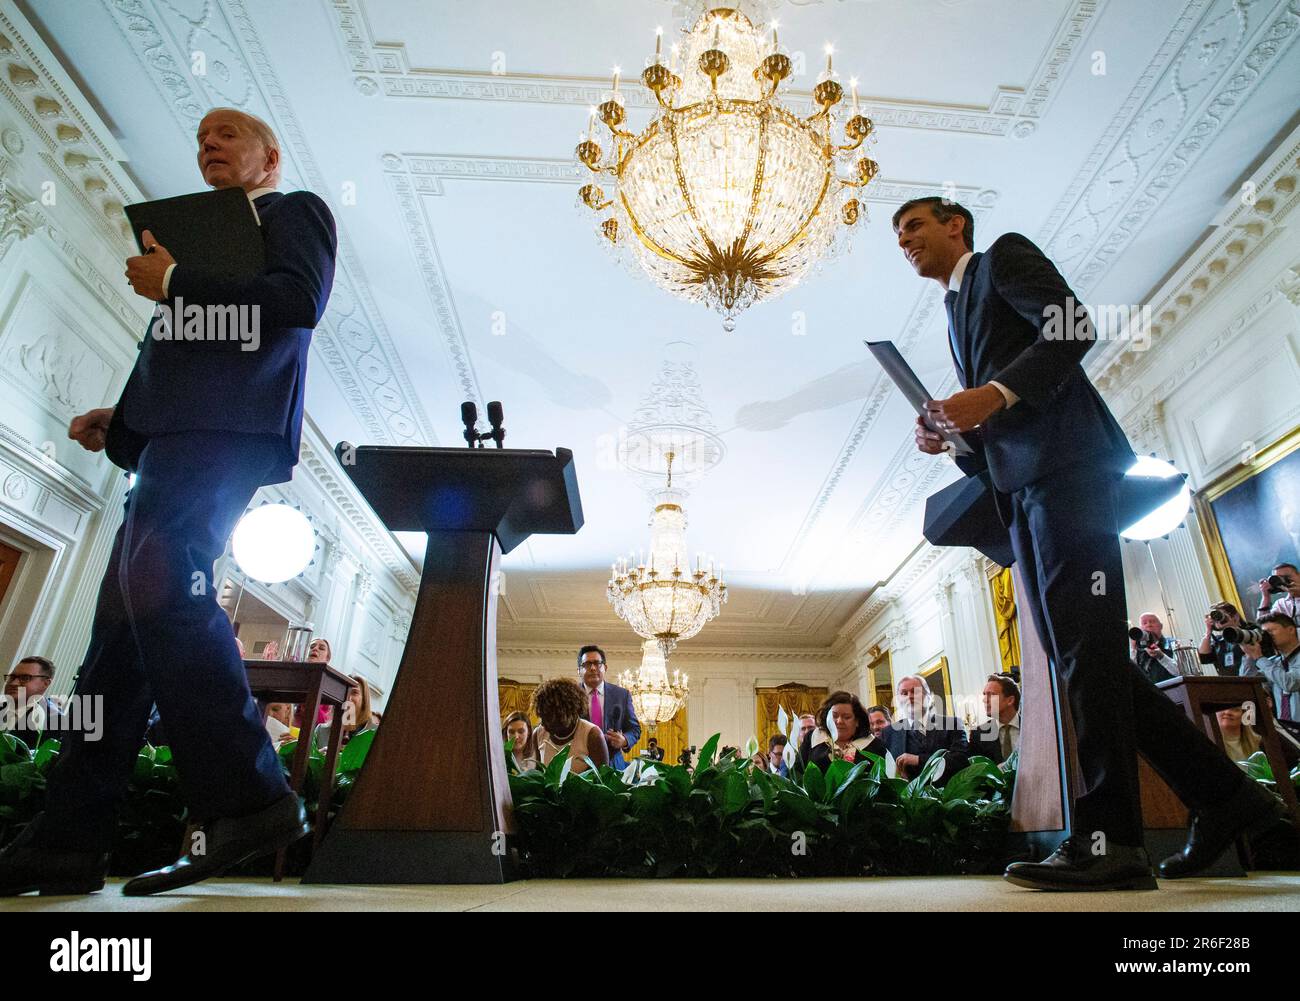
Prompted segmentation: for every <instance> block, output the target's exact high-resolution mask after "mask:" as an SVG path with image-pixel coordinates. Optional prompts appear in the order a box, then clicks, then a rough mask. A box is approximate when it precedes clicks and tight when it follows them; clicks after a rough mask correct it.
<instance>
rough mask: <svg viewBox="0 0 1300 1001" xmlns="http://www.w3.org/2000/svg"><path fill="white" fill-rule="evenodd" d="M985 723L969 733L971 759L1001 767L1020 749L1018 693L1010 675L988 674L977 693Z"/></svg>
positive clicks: (1018, 690)
mask: <svg viewBox="0 0 1300 1001" xmlns="http://www.w3.org/2000/svg"><path fill="white" fill-rule="evenodd" d="M980 696H981V698H983V700H984V712H985V714H986V715H987V716H988V720H987V721H986V722H985V723H983V724H982V725H980V726H977V727H975V729H973V730H972V731H971V732H970V753H971V757H974V756H975V755H980V756H981V757H985V758H990V759H991V760H993V761H995V762H997V763H998V764H1002V762H1004V761H1006V760H1007V758H1009V757H1011V753H1012V752H1013V751H1015V750H1016V748H1018V747H1019V746H1020V689H1019V688H1018V687H1016V683H1015V682H1014V681H1012V680H1011V675H1009V674H991V675H989V677H988V680H987V681H985V682H984V690H983V691H982V692H981V693H980Z"/></svg>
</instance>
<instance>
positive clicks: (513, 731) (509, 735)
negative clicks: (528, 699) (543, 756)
mask: <svg viewBox="0 0 1300 1001" xmlns="http://www.w3.org/2000/svg"><path fill="white" fill-rule="evenodd" d="M501 740H502V743H504V744H505V746H506V747H507V748H508V749H509V752H510V755H511V757H513V758H514V761H515V770H516V771H520V772H531V771H532V770H533V769H535V768H536V767H537V749H536V748H535V747H534V746H533V724H532V721H531V720H529V718H528V714H527V713H520V712H514V713H511V714H510V715H509V716H507V717H506V721H505V723H503V724H502V725H501Z"/></svg>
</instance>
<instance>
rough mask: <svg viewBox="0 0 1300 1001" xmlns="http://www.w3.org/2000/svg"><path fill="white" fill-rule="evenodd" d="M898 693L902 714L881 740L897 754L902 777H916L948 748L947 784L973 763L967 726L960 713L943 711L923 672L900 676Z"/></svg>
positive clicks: (944, 777)
mask: <svg viewBox="0 0 1300 1001" xmlns="http://www.w3.org/2000/svg"><path fill="white" fill-rule="evenodd" d="M894 694H895V695H896V696H897V699H896V702H897V706H898V716H897V718H896V719H895V720H894V722H892V723H891V724H889V726H887V727H885V729H884V730H883V731H881V733H880V739H881V740H882V741H884V744H885V749H886V750H888V751H889V753H890V754H892V755H893V756H894V761H895V762H896V763H897V764H898V774H899V776H900V777H902V778H907V779H914V778H916V776H917V775H918V774H919V773H920V771H921V769H923V768H924V767H925V766H926V763H927V762H929V760H930V758H932V757H933V756H934V754H935V752H936V751H944V752H946V754H945V757H946V761H945V762H944V766H943V774H942V775H941V776H939V781H938V784H939V785H943V784H944V783H945V782H947V781H948V779H949V778H950V777H951V776H953V775H955V774H956V773H957V772H959V771H961V770H962V769H963V768H965V767H966V766H967V765H968V764H970V759H969V757H968V748H967V743H966V729H965V727H963V726H962V725H961V720H959V719H958V718H957V717H956V716H944V715H943V714H942V712H941V711H940V710H941V709H942V708H943V707H942V706H941V705H936V703H935V699H934V695H933V693H932V692H931V691H930V684H929V682H927V681H926V680H925V679H924V678H922V677H921V676H920V675H919V674H909V675H908V676H907V677H905V678H901V679H899V682H898V687H897V688H896V689H895V690H894ZM936 767H937V766H936Z"/></svg>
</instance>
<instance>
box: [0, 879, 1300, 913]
mask: <svg viewBox="0 0 1300 1001" xmlns="http://www.w3.org/2000/svg"><path fill="white" fill-rule="evenodd" d="M121 884H122V880H112V881H110V882H109V884H108V886H106V887H105V888H104V889H103V890H102V891H100V892H99V893H97V894H94V895H93V896H90V897H10V898H6V899H0V911H8V912H16V913H22V912H43V913H57V912H75V911H108V912H114V911H117V912H123V911H163V912H166V911H173V912H176V911H209V912H210V911H362V910H365V911H373V910H386V911H475V910H482V911H537V912H542V911H557V910H558V911H604V910H608V908H609V904H610V901H611V900H621V901H635V906H636V908H637V909H638V910H651V911H772V910H787V909H805V908H807V907H810V906H811V907H815V908H816V909H817V910H819V911H837V910H842V911H856V912H861V911H954V910H955V911H1169V912H1177V911H1206V910H1214V911H1292V912H1294V911H1300V874H1297V873H1281V872H1276V873H1268V872H1261V873H1255V874H1254V875H1252V876H1250V877H1249V878H1245V879H1195V880H1182V881H1170V882H1161V884H1160V889H1159V890H1155V891H1150V892H1124V893H1041V892H1036V891H1033V890H1023V889H1020V888H1018V887H1014V886H1011V885H1010V884H1008V883H1005V882H1003V881H1002V880H1001V879H999V878H997V877H995V876H964V877H946V876H944V877H938V876H925V877H921V876H918V877H911V878H907V879H800V880H776V879H767V880H725V879H718V880H650V879H641V880H527V881H521V882H518V883H507V884H506V885H504V886H300V885H299V884H298V883H297V882H294V881H291V880H286V881H284V882H283V883H279V884H276V883H273V882H271V881H270V880H269V879H228V880H227V879H221V880H210V881H209V882H206V883H203V884H200V885H198V886H194V887H190V888H189V889H186V890H179V891H176V892H173V893H166V894H162V895H160V896H157V897H123V896H122V895H121V893H120V887H121Z"/></svg>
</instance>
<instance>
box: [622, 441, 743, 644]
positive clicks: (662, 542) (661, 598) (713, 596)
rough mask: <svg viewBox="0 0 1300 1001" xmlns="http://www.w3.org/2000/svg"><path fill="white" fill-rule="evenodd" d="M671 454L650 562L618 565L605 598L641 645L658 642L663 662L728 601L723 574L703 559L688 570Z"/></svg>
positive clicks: (653, 517)
mask: <svg viewBox="0 0 1300 1001" xmlns="http://www.w3.org/2000/svg"><path fill="white" fill-rule="evenodd" d="M673 457H674V456H673V453H672V452H668V453H667V459H668V486H667V489H665V490H662V491H660V492H659V494H658V496H657V498H656V504H655V508H654V513H653V514H652V515H651V516H650V559H649V562H647V561H646V557H645V554H644V553H642V554H641V556H639V557H637V558H635V560H634V561H633V560H632V559H631V558H623V559H620V560H618V561H616V562H615V563H614V565H613V567H611V569H610V574H609V583H608V584H607V585H606V589H605V594H606V597H608V598H609V603H610V604H611V605H612V606H614V611H615V613H617V615H618V617H619V618H621V619H623V620H624V621H625V622H626V623H627V624H628V625H629V626H631V627H632V631H633V632H635V633H636V634H637V635H638V636H640V637H642V638H643V639H648V640H656V641H657V642H658V644H659V649H660V650H662V651H663V655H664V658H665V660H666V659H667V658H668V656H669V655H671V654H672V652H673V650H674V649H675V648H676V646H677V643H678V641H680V640H685V639H690V638H691V637H692V636H694V635H695V634H696V633H698V632H699V631H700V630H701V629H703V628H704V624H705V623H706V622H708V621H709V620H710V619H712V618H715V617H716V616H717V615H718V613H719V612H721V611H722V604H723V602H725V601H726V600H727V584H726V581H725V579H724V574H723V568H722V567H721V566H718V567H717V569H716V570H715V569H714V563H713V559H712V558H710V559H709V560H708V563H707V564H706V563H705V560H704V556H703V554H700V555H698V556H697V557H696V560H695V569H694V570H692V569H691V566H690V556H689V554H688V552H687V549H686V512H685V510H684V509H683V508H682V504H681V501H682V499H683V497H684V495H683V493H682V491H680V490H674V489H673Z"/></svg>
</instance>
